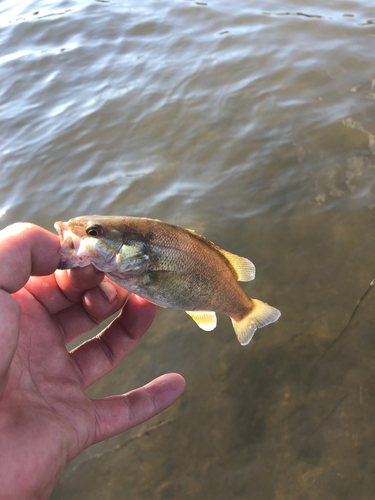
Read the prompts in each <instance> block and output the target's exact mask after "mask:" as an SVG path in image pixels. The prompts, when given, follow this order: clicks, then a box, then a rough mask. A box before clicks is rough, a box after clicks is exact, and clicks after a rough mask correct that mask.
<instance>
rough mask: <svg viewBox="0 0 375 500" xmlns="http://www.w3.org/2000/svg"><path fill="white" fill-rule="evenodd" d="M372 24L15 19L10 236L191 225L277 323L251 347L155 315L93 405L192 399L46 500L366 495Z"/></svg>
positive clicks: (374, 130) (1, 13) (369, 6)
mask: <svg viewBox="0 0 375 500" xmlns="http://www.w3.org/2000/svg"><path fill="white" fill-rule="evenodd" d="M374 12H375V2H374V1H373V0H371V1H367V2H365V1H360V0H358V1H344V0H337V1H335V2H331V3H329V4H327V2H322V1H320V2H314V3H311V5H305V4H304V2H301V1H298V0H291V1H289V2H287V3H285V2H284V3H280V2H276V1H271V0H266V1H265V2H262V4H261V5H255V4H253V5H251V4H249V2H245V1H242V0H238V1H236V2H233V3H232V2H224V1H222V0H218V1H216V2H212V1H208V2H193V1H187V0H180V1H174V2H166V1H157V2H156V1H147V0H140V1H139V2H136V3H135V2H128V1H122V2H120V1H118V2H115V1H114V2H111V1H104V0H102V1H100V2H99V1H82V2H73V1H61V2H55V3H53V2H50V1H47V0H46V1H44V2H43V1H41V0H39V1H34V2H32V1H31V2H18V3H16V2H14V1H12V2H10V1H3V2H2V4H1V6H0V42H1V53H0V74H1V82H2V84H1V86H0V110H1V112H0V113H1V114H0V137H1V141H0V157H1V162H0V168H1V181H0V224H1V227H4V226H6V225H7V224H10V223H12V222H15V221H19V220H28V221H31V222H34V223H37V224H40V225H42V226H43V227H45V228H47V229H50V230H53V222H54V221H55V220H67V219H69V218H70V217H74V216H77V215H83V214H92V213H99V214H118V215H121V214H126V215H133V216H148V217H153V218H159V219H161V220H164V221H168V222H173V223H178V224H180V225H183V226H187V227H191V228H194V229H195V230H196V231H197V232H200V233H202V234H204V235H205V236H206V237H208V238H209V239H212V240H213V241H215V242H216V243H217V244H219V245H220V246H221V247H223V248H225V249H226V250H228V251H231V252H233V253H236V254H239V255H242V256H246V257H248V258H250V259H251V260H252V261H253V262H254V263H255V265H256V267H257V278H256V280H255V281H254V282H252V283H251V284H244V288H245V290H246V291H247V292H248V293H249V294H250V295H251V296H253V297H256V298H260V299H263V300H265V301H267V302H269V303H271V304H272V305H274V306H275V307H278V308H279V309H280V310H281V311H282V317H281V319H280V320H279V321H278V322H277V323H276V324H275V325H272V326H269V327H267V328H266V329H264V330H261V331H259V332H258V333H257V334H256V336H255V338H254V340H253V341H252V342H251V344H250V345H249V346H248V347H246V348H244V347H241V346H239V344H238V342H237V340H236V338H235V336H234V333H233V330H232V327H231V324H230V321H229V320H228V318H226V317H219V321H218V327H217V329H216V330H215V331H214V332H211V333H205V332H202V331H201V330H199V329H198V328H197V327H196V325H195V324H194V322H193V321H192V320H191V319H190V318H189V317H188V316H187V315H185V314H184V313H183V312H181V311H176V310H162V311H160V312H159V314H158V316H157V318H156V320H155V322H154V324H153V326H152V328H151V329H150V331H149V333H148V334H147V335H146V336H145V337H144V338H143V340H142V342H141V343H140V344H139V346H138V347H137V348H136V349H135V351H134V352H133V353H131V355H129V356H128V358H127V359H126V360H125V361H124V362H123V363H121V365H120V366H119V367H117V368H116V369H115V370H114V371H113V372H112V373H111V374H109V375H107V376H106V377H105V378H104V379H103V380H101V381H99V382H97V383H96V384H94V385H93V386H92V387H91V388H90V389H89V390H88V394H89V395H90V396H91V397H95V398H98V397H102V396H106V395H109V394H117V393H122V392H125V391H127V390H130V389H132V388H135V387H138V386H139V385H141V384H144V383H146V382H148V381H149V380H150V379H152V378H154V377H155V376H158V375H160V374H162V373H165V372H170V371H177V372H179V373H181V374H182V375H183V376H184V377H185V378H186V381H187V391H186V393H185V395H184V396H183V397H182V398H181V400H179V402H177V403H176V404H175V405H174V406H173V407H172V408H170V409H168V410H167V411H165V412H164V413H163V414H162V415H161V416H159V417H155V418H154V419H153V420H151V421H149V422H147V423H145V424H143V425H141V426H139V427H138V428H136V429H133V430H131V431H129V432H128V433H125V434H123V435H121V436H118V437H117V438H113V439H111V440H109V441H106V442H104V443H101V444H98V445H96V446H94V447H92V448H90V449H88V450H86V451H85V452H84V453H83V454H82V455H81V456H80V457H78V458H77V459H76V460H75V461H74V462H72V463H71V464H70V465H69V466H68V467H67V469H66V471H65V473H64V475H63V477H62V478H61V481H60V483H59V484H58V485H57V487H56V489H55V491H54V493H53V494H52V496H51V498H52V499H53V500H58V499H66V498H69V499H71V500H78V499H87V498H89V499H90V500H94V499H109V500H110V499H118V498H129V499H132V500H143V499H144V500H149V499H151V498H152V499H179V500H184V499H191V498H205V499H207V500H211V499H212V500H213V499H215V500H217V499H219V500H221V499H222V500H228V499H236V500H237V499H241V500H242V499H246V500H247V499H249V498H250V499H254V500H263V499H266V500H268V499H276V500H305V499H306V500H312V499H329V500H331V499H332V500H333V499H340V500H345V499H350V500H352V499H353V498H356V499H364V500H367V499H370V498H372V496H373V491H374V489H375V476H374V470H375V455H374V442H375V431H374V425H373V415H374V413H375V392H374V389H373V385H374V384H373V380H374V376H375V361H374V359H375V336H374V320H375V311H374V300H375V290H373V289H372V288H371V289H370V290H369V292H368V294H367V295H366V296H365V297H364V299H363V300H362V301H361V302H360V304H359V306H358V308H357V310H356V313H355V315H354V317H353V318H352V320H351V321H350V324H349V326H348V327H347V328H346V329H345V330H344V331H343V329H344V328H345V325H346V324H347V323H348V321H349V319H350V316H351V314H352V312H353V310H354V308H355V306H356V304H357V301H358V299H359V298H360V297H361V296H362V294H363V293H364V292H365V290H366V289H367V288H368V285H369V283H370V281H371V280H372V279H373V278H374V277H375V266H374V258H373V248H374V243H375V236H374V229H373V228H374V222H375V220H374V219H375V192H374V189H375V122H374V116H375V17H374V16H375V14H374ZM342 331H343V333H342V335H340V332H342ZM337 338H339V340H338V341H337V342H336V343H335V344H334V345H333V346H332V347H331V348H330V349H328V348H329V346H330V345H331V344H332V342H334V340H335V339H337ZM327 349H328V350H327Z"/></svg>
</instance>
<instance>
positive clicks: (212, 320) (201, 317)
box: [186, 311, 216, 332]
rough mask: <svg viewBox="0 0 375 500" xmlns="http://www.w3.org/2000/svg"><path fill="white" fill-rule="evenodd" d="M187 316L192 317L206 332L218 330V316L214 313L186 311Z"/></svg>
mask: <svg viewBox="0 0 375 500" xmlns="http://www.w3.org/2000/svg"><path fill="white" fill-rule="evenodd" d="M186 314H188V315H189V316H191V317H192V318H193V320H194V321H195V322H196V324H197V325H198V326H199V327H200V328H202V330H205V331H206V332H210V331H211V330H213V329H214V328H216V314H215V313H214V312H212V311H186Z"/></svg>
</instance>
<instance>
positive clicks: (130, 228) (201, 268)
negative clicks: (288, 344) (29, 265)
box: [55, 215, 280, 345]
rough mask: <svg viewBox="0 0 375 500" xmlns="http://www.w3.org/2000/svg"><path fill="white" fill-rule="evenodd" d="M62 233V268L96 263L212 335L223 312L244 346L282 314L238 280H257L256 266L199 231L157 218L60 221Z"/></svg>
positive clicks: (122, 283) (119, 281) (131, 288)
mask: <svg viewBox="0 0 375 500" xmlns="http://www.w3.org/2000/svg"><path fill="white" fill-rule="evenodd" d="M55 228H56V230H57V232H58V233H59V235H60V238H61V250H60V253H61V257H62V259H61V268H63V269H68V268H72V267H83V266H87V265H89V264H93V265H94V266H95V267H96V268H97V269H99V270H100V271H103V272H104V273H105V274H106V275H107V276H108V277H109V278H110V279H111V280H112V281H114V282H115V283H117V284H118V285H120V286H122V287H123V288H126V289H127V290H129V291H130V292H133V293H136V294H137V295H139V296H141V297H143V298H145V299H147V300H149V301H150V302H152V303H154V304H156V305H158V306H161V307H174V308H177V309H182V310H184V311H186V312H187V313H188V314H189V315H190V316H191V317H192V318H193V319H194V320H195V321H196V323H197V324H198V325H199V326H200V327H201V328H202V329H204V330H213V329H214V328H215V326H216V315H215V313H216V312H218V313H223V314H225V315H227V316H229V317H230V318H231V320H232V323H233V327H234V329H235V332H236V334H237V337H238V340H239V341H240V343H241V344H242V345H246V344H248V343H249V342H250V340H251V338H252V337H253V335H254V332H255V330H256V329H257V328H259V327H262V326H265V325H267V324H269V323H272V322H274V321H276V320H277V319H278V318H279V316H280V312H279V311H278V310H277V309H275V308H273V307H271V306H269V305H267V304H265V303H264V302H261V301H259V300H256V299H250V298H249V297H248V296H247V295H246V294H245V292H244V291H243V289H242V288H241V287H240V286H239V284H238V281H250V280H252V279H254V277H255V267H254V264H252V263H251V262H250V261H249V260H248V259H245V258H243V257H238V256H236V255H233V254H231V253H229V252H226V251H225V250H222V249H221V248H219V247H218V246H216V245H215V244H214V243H212V242H210V241H208V240H207V239H206V238H204V237H203V236H200V235H198V234H197V233H195V232H194V231H192V230H189V229H185V228H182V227H180V226H177V225H173V224H167V223H165V222H161V221H159V220H155V219H147V218H137V217H117V216H99V215H93V216H83V217H77V218H75V219H71V220H70V221H68V222H56V223H55Z"/></svg>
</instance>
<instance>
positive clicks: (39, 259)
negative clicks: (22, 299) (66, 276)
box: [0, 222, 60, 293]
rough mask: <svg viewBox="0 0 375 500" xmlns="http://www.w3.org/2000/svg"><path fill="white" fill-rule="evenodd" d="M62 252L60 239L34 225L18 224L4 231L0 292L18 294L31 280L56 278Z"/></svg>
mask: <svg viewBox="0 0 375 500" xmlns="http://www.w3.org/2000/svg"><path fill="white" fill-rule="evenodd" d="M59 249H60V239H59V237H58V236H57V235H55V234H52V233H50V232H49V231H46V230H45V229H42V228H41V227H39V226H36V225H34V224H29V223H24V222H18V223H16V224H12V225H11V226H8V227H6V228H5V229H3V230H2V231H0V289H3V290H5V291H7V292H8V293H15V292H17V291H18V290H20V289H21V288H22V287H23V286H24V285H25V284H26V282H27V281H28V279H29V277H30V276H45V275H48V274H52V273H53V272H54V271H55V270H56V269H57V267H58V265H59V262H60V255H59Z"/></svg>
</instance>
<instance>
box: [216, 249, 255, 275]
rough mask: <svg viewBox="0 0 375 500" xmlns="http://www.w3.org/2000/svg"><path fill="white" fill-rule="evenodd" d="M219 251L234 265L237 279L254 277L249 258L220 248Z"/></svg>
mask: <svg viewBox="0 0 375 500" xmlns="http://www.w3.org/2000/svg"><path fill="white" fill-rule="evenodd" d="M220 252H221V253H222V254H223V255H224V257H225V258H226V259H227V260H229V262H230V263H231V264H232V266H233V267H234V270H235V271H236V274H237V280H238V281H252V280H253V279H254V278H255V266H254V264H253V263H252V262H250V261H249V259H245V257H239V256H238V255H234V254H233V253H229V252H226V251H225V250H222V249H221V248H220Z"/></svg>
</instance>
